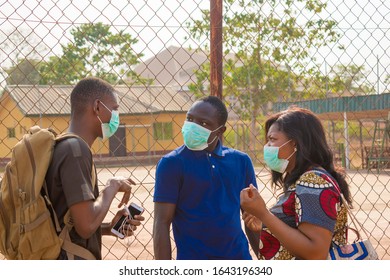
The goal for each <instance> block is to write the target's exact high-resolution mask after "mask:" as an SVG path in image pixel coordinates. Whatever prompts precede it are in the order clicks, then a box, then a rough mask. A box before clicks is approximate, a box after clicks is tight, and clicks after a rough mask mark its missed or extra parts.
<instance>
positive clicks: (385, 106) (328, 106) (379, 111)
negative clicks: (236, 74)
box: [273, 93, 390, 119]
mask: <svg viewBox="0 0 390 280" xmlns="http://www.w3.org/2000/svg"><path fill="white" fill-rule="evenodd" d="M291 105H297V106H299V107H303V108H308V109H310V110H311V111H313V112H314V113H315V114H317V115H319V117H321V116H322V115H324V117H326V118H327V119H340V118H341V119H342V116H343V113H344V112H346V113H347V114H348V118H349V119H376V118H386V117H387V115H388V112H389V111H390V93H383V94H375V95H359V96H343V97H332V98H326V99H315V100H305V101H297V102H277V103H274V104H273V111H274V112H279V111H283V110H286V109H287V108H288V107H289V106H291Z"/></svg>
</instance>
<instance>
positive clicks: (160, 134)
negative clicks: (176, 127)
mask: <svg viewBox="0 0 390 280" xmlns="http://www.w3.org/2000/svg"><path fill="white" fill-rule="evenodd" d="M172 134H173V133H172V123H171V122H164V123H163V122H158V123H153V136H154V139H156V140H172Z"/></svg>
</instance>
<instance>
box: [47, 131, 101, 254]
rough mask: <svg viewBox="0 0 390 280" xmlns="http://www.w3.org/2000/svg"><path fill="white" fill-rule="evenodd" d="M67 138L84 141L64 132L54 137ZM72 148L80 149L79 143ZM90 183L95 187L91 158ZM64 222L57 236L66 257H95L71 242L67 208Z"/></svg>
mask: <svg viewBox="0 0 390 280" xmlns="http://www.w3.org/2000/svg"><path fill="white" fill-rule="evenodd" d="M69 138H78V139H81V140H82V141H84V139H83V138H81V137H80V136H79V135H77V134H74V133H70V132H65V133H62V134H60V135H58V136H57V137H56V142H57V143H58V142H60V141H62V140H65V139H69ZM84 142H85V141H84ZM71 144H72V143H71ZM86 144H87V143H86ZM72 149H75V150H76V152H78V151H77V150H79V149H80V146H79V145H77V146H76V145H72ZM91 183H92V189H95V186H96V167H95V164H94V162H93V160H92V167H91ZM54 216H55V217H54V219H55V220H56V222H55V223H56V224H57V223H58V218H57V217H56V215H54ZM64 223H65V226H64V228H63V229H62V230H61V229H60V231H61V233H60V234H59V237H60V238H61V239H62V240H63V244H62V249H63V250H64V251H66V254H67V256H68V259H74V257H75V256H78V257H81V258H83V259H86V260H94V259H96V257H95V256H94V255H93V254H92V253H91V252H90V251H89V250H87V249H86V248H84V247H82V246H80V245H77V244H75V243H73V242H72V240H71V238H70V235H69V232H70V231H71V230H72V228H73V220H72V217H71V215H70V211H69V210H68V211H67V212H66V214H65V216H64ZM58 224H59V223H58Z"/></svg>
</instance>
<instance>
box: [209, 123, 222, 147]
mask: <svg viewBox="0 0 390 280" xmlns="http://www.w3.org/2000/svg"><path fill="white" fill-rule="evenodd" d="M223 126H224V125H221V126H219V127H218V128H217V129H215V130H213V131H211V133H213V132H215V131H217V130H218V129H220V128H221V127H223ZM211 133H210V134H211ZM217 138H218V136H217V135H215V137H214V139H213V141H211V142H210V143H207V145H210V144H211V143H213V142H214V141H215V139H217Z"/></svg>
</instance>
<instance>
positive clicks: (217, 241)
mask: <svg viewBox="0 0 390 280" xmlns="http://www.w3.org/2000/svg"><path fill="white" fill-rule="evenodd" d="M227 116H228V113H227V109H226V106H225V105H224V104H223V102H222V101H221V100H220V99H219V98H217V97H215V96H208V97H205V98H202V99H200V100H198V101H196V102H195V103H194V104H193V105H192V107H191V108H190V110H189V111H188V113H187V119H186V121H185V122H184V125H183V127H182V134H183V138H184V145H183V146H181V147H179V148H177V149H176V150H174V151H172V152H171V153H169V154H167V155H165V156H164V157H163V158H162V159H161V160H160V161H159V163H158V165H157V170H156V184H155V189H154V226H153V242H154V254H155V259H172V254H171V251H172V247H171V239H170V226H171V224H172V227H173V235H174V239H175V243H176V247H177V257H176V259H178V260H188V259H198V260H206V259H230V260H233V259H252V257H251V255H250V253H249V246H248V241H247V238H246V236H245V234H244V232H243V230H242V227H241V219H240V213H241V212H240V191H241V190H242V189H243V188H246V187H248V186H249V184H253V185H254V186H257V184H256V177H255V172H254V169H253V165H252V161H251V159H250V158H249V156H248V155H247V154H245V153H243V152H240V151H237V150H234V149H231V148H227V147H225V146H223V145H222V143H221V141H220V138H221V137H222V134H223V133H224V132H225V130H226V127H225V123H226V121H227ZM248 237H249V238H250V240H251V234H248ZM251 241H252V240H251ZM257 242H258V241H257ZM251 244H252V242H251ZM252 247H253V246H252Z"/></svg>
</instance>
